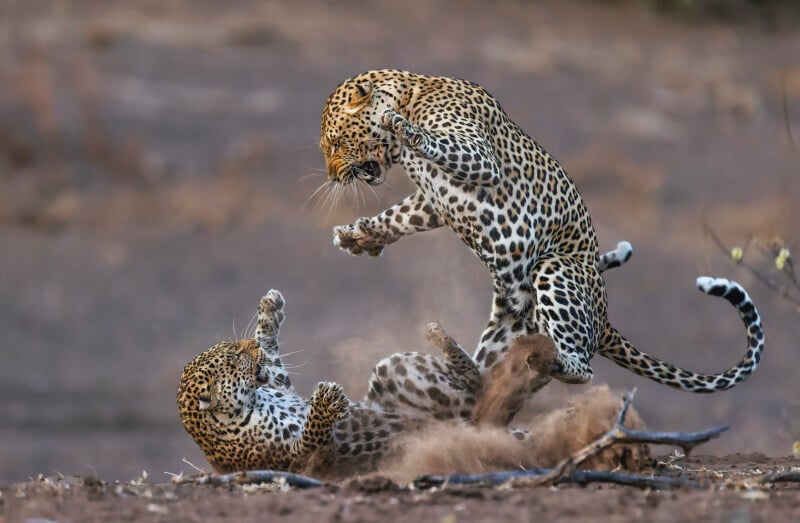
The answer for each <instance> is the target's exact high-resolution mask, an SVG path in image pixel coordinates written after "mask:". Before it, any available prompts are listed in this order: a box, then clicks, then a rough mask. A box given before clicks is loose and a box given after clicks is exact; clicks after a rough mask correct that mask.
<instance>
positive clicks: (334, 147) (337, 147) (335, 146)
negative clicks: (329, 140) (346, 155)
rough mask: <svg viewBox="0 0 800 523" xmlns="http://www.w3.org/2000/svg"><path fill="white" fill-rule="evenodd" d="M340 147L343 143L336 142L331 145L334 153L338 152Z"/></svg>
mask: <svg viewBox="0 0 800 523" xmlns="http://www.w3.org/2000/svg"><path fill="white" fill-rule="evenodd" d="M340 148H341V144H340V143H339V142H334V143H333V145H331V152H333V153H334V154H335V153H338V152H339V149H340Z"/></svg>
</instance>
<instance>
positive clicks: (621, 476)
mask: <svg viewBox="0 0 800 523" xmlns="http://www.w3.org/2000/svg"><path fill="white" fill-rule="evenodd" d="M548 472H550V470H549V469H531V470H509V471H504V472H492V473H487V474H451V475H448V476H434V475H428V476H422V477H420V478H417V479H416V480H414V483H413V485H414V487H415V488H418V489H421V490H424V489H429V488H434V487H446V486H452V485H461V486H481V487H497V486H500V485H509V484H517V485H518V484H519V483H514V482H518V481H520V480H529V479H531V478H539V477H541V476H543V475H544V474H546V473H548ZM589 483H614V484H616V485H628V486H632V487H641V488H655V489H659V488H674V487H699V486H700V485H701V484H700V483H698V482H697V481H694V480H690V479H686V478H683V477H680V478H673V477H667V476H647V475H643V474H626V473H622V472H606V471H600V470H573V471H572V472H570V473H569V474H568V475H567V476H565V477H563V478H561V479H559V480H557V481H556V484H558V485H561V484H575V485H588V484H589Z"/></svg>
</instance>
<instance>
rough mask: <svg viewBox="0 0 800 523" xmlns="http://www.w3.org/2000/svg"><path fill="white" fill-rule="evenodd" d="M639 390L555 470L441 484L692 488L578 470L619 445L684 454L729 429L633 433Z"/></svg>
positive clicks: (446, 479)
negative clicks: (632, 411) (628, 423)
mask: <svg viewBox="0 0 800 523" xmlns="http://www.w3.org/2000/svg"><path fill="white" fill-rule="evenodd" d="M635 394H636V389H635V388H634V389H632V390H631V391H629V392H628V393H627V394H625V397H624V400H623V403H622V408H621V409H620V412H619V414H618V415H617V419H616V421H615V422H614V425H613V426H612V427H611V429H609V431H608V432H606V433H605V434H604V435H602V436H601V437H600V438H598V439H597V440H595V441H594V442H592V443H590V444H589V445H587V446H586V447H584V448H582V449H580V450H579V451H577V452H575V453H574V454H572V455H571V456H569V457H568V458H566V459H564V460H563V461H561V462H560V463H559V464H558V465H556V466H555V467H554V468H552V469H532V470H526V471H509V472H499V473H489V474H467V475H460V474H459V475H450V476H442V478H443V479H442V480H441V482H440V484H442V485H445V484H489V485H499V484H505V485H510V486H539V485H555V484H559V483H577V484H585V483H593V482H610V483H619V484H623V485H636V486H649V487H653V488H658V487H663V486H693V485H694V483H693V482H690V481H689V480H685V479H682V478H664V477H656V476H642V475H634V474H621V473H613V472H599V471H578V470H576V468H577V467H578V466H579V465H580V464H581V463H583V462H585V461H586V460H588V459H590V458H592V457H594V456H597V455H598V454H600V453H601V452H603V451H604V450H606V449H607V448H609V447H611V446H613V445H619V444H646V443H653V444H657V445H677V446H679V447H681V448H682V449H683V451H684V453H685V454H687V455H688V454H689V452H691V450H692V449H693V448H694V447H696V446H697V445H700V444H701V443H705V442H707V441H708V440H710V439H713V438H716V437H718V436H719V435H720V434H721V433H722V432H724V431H726V430H728V427H717V428H713V429H709V430H704V431H701V432H648V431H643V430H632V429H628V428H627V427H625V426H624V423H625V416H626V415H627V413H628V409H629V408H630V406H631V403H632V402H633V397H634V395H635ZM438 481H439V480H438V477H437V476H423V477H422V478H419V479H417V480H416V481H415V482H414V484H415V486H416V485H420V486H422V485H425V484H428V483H432V482H433V483H436V482H438Z"/></svg>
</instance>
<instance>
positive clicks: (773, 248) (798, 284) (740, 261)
mask: <svg viewBox="0 0 800 523" xmlns="http://www.w3.org/2000/svg"><path fill="white" fill-rule="evenodd" d="M703 231H704V232H705V234H706V236H708V237H709V238H710V239H711V241H712V242H714V245H716V246H717V248H718V249H719V250H720V251H722V253H723V254H724V255H725V257H726V258H732V259H733V261H734V263H736V265H740V266H742V267H744V268H745V269H747V270H748V271H749V272H750V274H752V275H753V276H755V278H756V279H757V280H758V281H760V282H761V283H763V284H764V285H766V286H767V287H768V288H769V289H770V290H771V291H773V292H774V293H775V294H777V295H778V296H780V297H781V298H783V299H784V300H786V301H788V302H789V303H791V304H792V305H794V307H795V309H796V310H797V311H798V312H800V299H798V298H796V297H795V296H792V295H791V294H790V290H791V289H795V291H800V281H798V279H797V275H796V274H795V272H794V263H793V262H792V259H791V257H790V256H789V254H788V253H789V251H788V249H785V248H784V247H783V243H782V242H781V241H780V240H775V241H773V242H771V243H770V245H768V246H763V245H760V250H761V252H762V254H763V255H764V256H765V257H766V258H767V259H768V260H770V261H771V262H773V263H775V265H776V266H777V267H778V270H779V271H780V272H781V273H782V274H784V275H785V276H786V277H787V278H788V280H789V283H790V285H780V284H778V283H777V282H776V281H775V280H774V279H773V278H772V277H770V276H768V275H766V274H764V273H763V272H762V271H760V270H759V269H758V268H756V267H754V266H753V265H751V264H750V263H748V262H747V261H745V260H744V258H743V256H744V251H743V250H742V249H739V252H738V254H737V255H736V256H735V257H734V256H733V255H732V252H733V250H732V249H729V248H728V247H726V246H725V244H724V243H722V240H721V239H720V238H719V236H718V235H717V233H716V232H715V231H714V229H713V228H712V227H711V225H710V224H709V223H708V221H707V220H706V218H705V216H703ZM749 243H750V242H748V244H749ZM737 249H738V248H737ZM784 253H785V254H784Z"/></svg>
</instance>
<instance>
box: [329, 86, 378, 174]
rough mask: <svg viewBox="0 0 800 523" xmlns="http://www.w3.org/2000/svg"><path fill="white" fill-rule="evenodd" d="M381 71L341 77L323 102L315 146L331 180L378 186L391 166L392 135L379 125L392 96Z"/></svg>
mask: <svg viewBox="0 0 800 523" xmlns="http://www.w3.org/2000/svg"><path fill="white" fill-rule="evenodd" d="M383 73H386V72H384V71H372V72H368V73H364V74H361V75H358V76H355V77H353V78H350V79H349V80H345V81H344V82H343V83H341V84H340V85H339V86H338V87H337V88H336V90H334V91H333V93H331V95H330V96H329V97H328V100H327V102H326V103H325V108H324V109H323V111H322V125H321V133H320V134H321V137H320V143H319V146H320V148H321V149H322V154H323V155H324V157H325V168H326V171H327V174H328V179H329V180H331V181H333V182H336V183H340V184H349V183H350V182H352V181H353V180H360V181H362V182H366V183H368V184H370V185H379V184H380V183H382V182H383V180H384V177H385V174H386V171H387V170H388V169H389V167H390V166H391V165H392V144H393V138H392V136H391V134H390V133H389V132H387V131H386V130H384V129H382V128H381V127H380V125H379V119H380V115H381V113H382V112H383V111H385V110H386V109H389V108H391V105H390V101H391V99H392V97H391V92H390V88H391V85H390V84H388V83H386V82H385V80H386V78H384V76H385V74H383Z"/></svg>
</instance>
